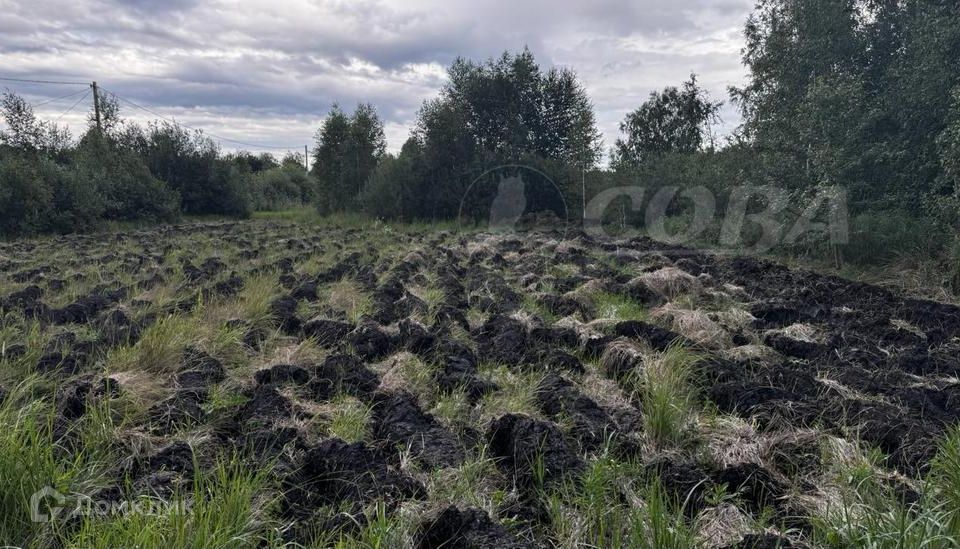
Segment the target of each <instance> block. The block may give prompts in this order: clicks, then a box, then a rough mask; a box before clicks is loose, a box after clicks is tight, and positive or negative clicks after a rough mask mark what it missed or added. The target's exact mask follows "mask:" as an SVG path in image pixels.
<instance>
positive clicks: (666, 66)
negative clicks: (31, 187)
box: [0, 0, 752, 150]
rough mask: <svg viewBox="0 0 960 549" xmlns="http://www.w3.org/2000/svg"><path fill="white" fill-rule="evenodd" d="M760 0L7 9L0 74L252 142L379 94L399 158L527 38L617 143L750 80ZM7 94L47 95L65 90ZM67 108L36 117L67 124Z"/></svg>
mask: <svg viewBox="0 0 960 549" xmlns="http://www.w3.org/2000/svg"><path fill="white" fill-rule="evenodd" d="M751 3H752V2H751V0H719V1H718V0H676V1H674V2H670V3H663V2H660V1H658V0H633V1H630V0H597V1H594V2H579V1H576V0H560V1H551V0H529V1H526V2H517V1H516V0H487V1H486V2H483V3H476V2H466V1H452V2H449V1H448V2H443V1H441V0H407V1H404V2H400V1H396V2H388V1H380V0H360V1H347V0H305V1H297V2H287V1H278V0H248V1H245V2H243V3H242V4H239V5H237V4H233V3H227V2H223V1H217V0H214V1H212V2H200V1H199V0H173V1H170V0H81V1H68V0H30V1H27V0H13V2H12V3H11V2H10V1H9V0H8V2H6V3H5V5H4V6H5V9H4V11H3V12H2V13H0V75H3V76H13V77H23V78H42V79H51V78H53V79H70V80H77V79H79V80H84V81H85V80H93V79H96V80H98V82H99V83H100V84H101V85H102V86H103V87H104V88H106V89H108V90H111V91H114V92H116V93H117V94H119V95H120V96H121V97H126V98H129V99H130V100H132V101H135V102H137V103H139V104H142V105H145V106H147V107H149V108H150V109H151V110H155V111H157V112H159V113H161V114H164V115H165V116H169V117H176V118H177V119H178V120H181V121H183V122H184V123H187V124H191V125H196V126H199V127H204V128H208V129H209V130H210V131H213V132H214V133H217V134H221V135H224V136H227V137H231V138H235V139H238V140H242V141H249V142H255V143H273V144H276V143H284V144H286V143H290V144H291V145H298V146H299V145H301V144H303V143H308V142H310V141H311V140H312V135H313V131H314V129H315V128H316V126H317V124H319V123H320V121H321V120H322V118H323V115H324V114H325V113H326V112H327V110H328V109H329V108H330V106H331V104H332V103H334V102H339V103H341V104H342V105H344V106H345V107H348V108H349V107H351V106H352V105H353V104H355V103H357V102H359V101H365V102H366V101H369V102H372V103H373V104H375V105H376V106H377V108H378V110H379V111H380V113H381V115H382V116H383V117H384V118H385V120H386V121H387V126H388V139H389V141H390V142H389V146H390V148H391V149H394V150H396V149H398V148H399V147H400V145H401V144H402V141H403V139H404V138H405V137H406V128H408V127H409V126H410V125H411V124H412V122H413V119H414V117H415V116H416V112H417V110H418V108H419V106H420V105H421V104H422V102H423V100H425V99H427V98H430V97H432V96H434V95H435V94H436V93H437V90H438V88H439V87H440V86H441V85H442V83H443V81H444V74H443V67H444V66H446V65H447V64H449V63H450V62H451V61H452V60H453V59H454V58H455V57H457V56H465V57H470V58H479V59H484V58H487V57H491V56H496V55H498V54H499V53H500V52H502V51H503V50H518V49H520V48H522V47H524V46H525V45H526V46H529V47H530V48H531V50H532V51H533V52H534V54H535V55H537V58H538V59H539V60H540V61H541V63H543V64H545V65H562V66H567V67H570V68H572V69H574V70H575V71H576V72H577V73H578V74H579V75H580V77H581V80H582V81H583V82H584V84H585V85H586V87H587V89H588V91H589V92H590V94H591V97H592V99H593V102H594V106H595V108H596V110H597V114H598V121H599V124H600V129H601V131H602V132H603V133H604V137H605V141H606V144H607V145H610V144H612V143H613V141H614V140H615V139H616V136H617V125H618V123H619V121H620V120H621V119H622V118H623V115H624V114H625V113H626V112H629V111H630V110H632V109H634V108H636V107H637V106H638V105H639V104H640V102H642V101H643V100H644V99H645V98H646V97H647V95H649V93H650V92H651V91H653V90H655V89H658V88H661V87H663V86H666V85H677V84H679V83H680V82H682V81H683V79H685V78H686V77H687V76H688V75H689V74H690V72H696V73H697V74H699V75H700V81H701V83H702V84H703V85H705V86H706V87H707V88H708V89H709V90H710V91H711V92H712V93H713V95H714V97H715V98H717V99H725V98H726V97H725V96H726V94H725V90H726V88H727V86H730V85H736V84H740V83H741V82H742V80H743V78H744V70H743V68H742V66H741V65H740V62H739V50H740V47H741V42H742V38H741V33H740V29H741V28H742V25H743V23H744V21H745V19H746V16H747V15H748V13H749V11H750V8H751ZM10 87H11V88H12V89H15V90H16V91H18V92H21V93H23V94H24V95H26V96H28V97H29V98H30V99H33V100H36V101H38V102H39V101H43V100H45V99H50V98H54V97H57V96H60V95H64V94H65V93H67V92H68V91H69V90H64V89H60V88H55V87H53V86H49V87H44V86H26V85H25V86H14V85H11V86H10ZM71 103H72V101H70V100H64V101H58V102H53V103H50V104H48V105H44V106H43V107H42V108H41V109H40V111H41V113H42V114H44V115H45V116H46V115H52V116H56V115H59V114H60V113H61V112H62V111H63V110H64V109H66V108H67V107H68V106H69V105H70V104H71ZM126 113H127V114H128V115H129V116H131V117H133V118H141V117H143V118H144V119H146V118H149V115H147V114H146V113H142V112H137V111H136V109H133V108H131V107H129V106H128V107H127V108H126ZM724 115H725V119H726V121H725V124H724V128H725V129H730V128H732V127H733V126H735V125H736V123H737V120H736V114H735V111H733V110H732V109H730V108H727V109H726V110H725V111H724ZM78 116H79V115H78ZM64 120H65V121H68V122H72V123H82V118H77V119H76V120H75V119H74V118H73V115H72V114H70V115H67V116H65V117H64ZM225 146H227V144H225Z"/></svg>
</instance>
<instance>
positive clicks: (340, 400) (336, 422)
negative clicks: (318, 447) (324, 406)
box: [326, 396, 370, 442]
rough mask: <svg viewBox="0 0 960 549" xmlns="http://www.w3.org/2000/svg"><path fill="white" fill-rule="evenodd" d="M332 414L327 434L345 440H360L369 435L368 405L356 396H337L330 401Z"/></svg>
mask: <svg viewBox="0 0 960 549" xmlns="http://www.w3.org/2000/svg"><path fill="white" fill-rule="evenodd" d="M330 405H331V407H332V408H333V414H332V415H331V417H330V421H329V423H328V424H327V426H326V431H327V435H328V436H331V437H337V438H342V439H343V440H345V441H347V442H360V441H362V440H365V439H366V438H367V436H368V435H369V423H370V407H369V406H367V405H366V404H364V403H362V402H360V401H359V400H357V399H356V398H353V397H349V396H339V397H337V398H335V399H334V400H332V401H331V402H330Z"/></svg>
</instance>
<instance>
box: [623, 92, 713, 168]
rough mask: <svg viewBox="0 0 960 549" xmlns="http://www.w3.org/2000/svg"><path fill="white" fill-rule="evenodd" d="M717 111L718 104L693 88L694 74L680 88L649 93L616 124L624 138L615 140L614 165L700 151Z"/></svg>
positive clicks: (636, 163) (637, 163) (638, 163)
mask: <svg viewBox="0 0 960 549" xmlns="http://www.w3.org/2000/svg"><path fill="white" fill-rule="evenodd" d="M719 110H720V103H714V102H712V101H711V100H710V98H709V96H708V94H707V92H706V90H704V89H703V88H701V87H700V86H698V85H697V77H696V75H691V76H690V80H688V81H687V82H685V83H684V84H683V89H679V88H676V87H669V88H666V89H664V90H663V91H661V92H653V93H651V94H650V98H649V99H648V100H647V101H646V102H645V103H644V104H643V105H641V106H640V107H639V108H638V109H637V110H635V111H633V112H632V113H630V114H628V115H627V116H626V118H625V119H624V121H623V122H621V123H620V132H621V133H622V134H624V137H622V138H620V139H617V142H616V145H615V149H614V158H613V164H614V166H627V165H629V166H638V165H640V164H642V163H644V162H645V161H647V160H649V159H650V158H656V157H659V156H661V155H664V154H667V153H692V152H696V151H699V150H701V148H702V147H703V145H704V141H705V138H706V137H707V136H708V135H709V131H710V126H711V125H712V124H714V123H716V122H717V120H718V118H717V113H718V111H719Z"/></svg>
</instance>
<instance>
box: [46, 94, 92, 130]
mask: <svg viewBox="0 0 960 549" xmlns="http://www.w3.org/2000/svg"><path fill="white" fill-rule="evenodd" d="M88 95H90V90H87V93H85V94H83V97H81V98H80V99H77V102H76V103H74V104H73V105H70V108H69V109H67V110H65V111H63V113H62V114H61V115H60V116H58V117H57V119H56V120H54V121H53V123H54V124H56V123H57V122H59V121H60V119H61V118H63V117H64V116H66V115H67V113H68V112H70V111H72V110H73V109H75V108H76V106H77V105H79V104H80V102H81V101H83V100H84V99H86V98H87V96H88Z"/></svg>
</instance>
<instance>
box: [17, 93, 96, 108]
mask: <svg viewBox="0 0 960 549" xmlns="http://www.w3.org/2000/svg"><path fill="white" fill-rule="evenodd" d="M89 91H90V90H80V91H78V92H73V93H68V94H67V95H61V96H60V97H54V98H53V99H47V100H46V101H41V102H40V103H37V104H35V105H31V106H32V107H33V108H37V107H41V106H43V105H46V104H47V103H53V102H54V101H60V100H61V99H67V98H68V97H73V96H75V95H80V94H81V93H84V92H89Z"/></svg>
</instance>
